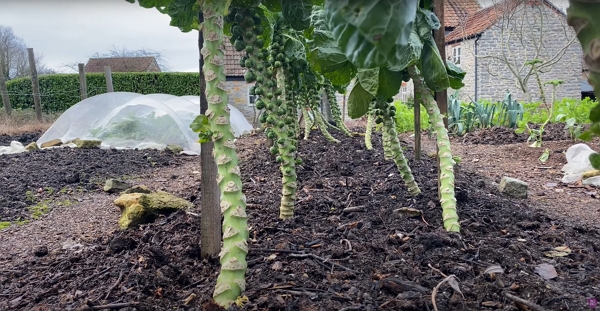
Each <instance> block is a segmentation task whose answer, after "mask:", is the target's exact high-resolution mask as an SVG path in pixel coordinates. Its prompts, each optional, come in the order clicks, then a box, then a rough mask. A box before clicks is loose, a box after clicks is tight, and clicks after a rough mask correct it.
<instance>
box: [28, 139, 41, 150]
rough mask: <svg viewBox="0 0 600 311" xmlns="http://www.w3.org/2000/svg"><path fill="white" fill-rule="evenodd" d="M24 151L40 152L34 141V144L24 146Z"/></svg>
mask: <svg viewBox="0 0 600 311" xmlns="http://www.w3.org/2000/svg"><path fill="white" fill-rule="evenodd" d="M25 150H27V151H36V150H40V147H39V146H38V145H37V143H36V142H35V141H34V142H32V143H30V144H29V145H27V146H25Z"/></svg>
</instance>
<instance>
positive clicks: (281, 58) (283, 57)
mask: <svg viewBox="0 0 600 311" xmlns="http://www.w3.org/2000/svg"><path fill="white" fill-rule="evenodd" d="M283 59H285V56H284V55H283V53H279V54H277V60H283Z"/></svg>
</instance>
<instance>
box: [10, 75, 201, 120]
mask: <svg viewBox="0 0 600 311" xmlns="http://www.w3.org/2000/svg"><path fill="white" fill-rule="evenodd" d="M112 79H113V88H114V90H115V92H134V93H140V94H153V93H163V94H171V95H175V96H184V95H199V91H200V89H199V85H198V83H199V82H198V81H199V76H198V73H193V72H191V73H188V72H182V73H171V72H140V73H137V72H136V73H129V72H127V73H125V72H115V73H113V76H112ZM39 81H40V93H41V97H42V110H43V111H44V112H47V113H55V112H62V111H65V110H67V109H68V108H69V107H71V106H73V105H74V104H76V103H78V102H79V101H80V100H81V97H80V92H79V74H54V75H44V76H40V78H39ZM6 84H7V88H8V93H9V96H10V103H11V106H12V107H13V108H14V109H31V108H33V106H34V105H33V95H32V94H33V91H32V89H31V79H30V78H20V79H14V80H11V81H8V82H7V83H6ZM86 85H87V89H88V97H92V96H94V95H98V94H103V93H106V80H105V78H104V74H103V73H88V74H86ZM0 107H2V105H0Z"/></svg>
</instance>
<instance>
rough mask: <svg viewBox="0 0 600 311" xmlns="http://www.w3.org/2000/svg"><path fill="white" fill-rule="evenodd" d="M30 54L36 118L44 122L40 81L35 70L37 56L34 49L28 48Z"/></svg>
mask: <svg viewBox="0 0 600 311" xmlns="http://www.w3.org/2000/svg"><path fill="white" fill-rule="evenodd" d="M27 54H29V70H30V71H31V86H32V89H33V104H34V105H35V116H36V117H37V119H38V121H40V122H41V121H42V97H41V96H40V81H39V80H38V73H37V68H35V55H34V54H33V48H27Z"/></svg>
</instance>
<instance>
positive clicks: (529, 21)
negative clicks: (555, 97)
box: [462, 0, 577, 102]
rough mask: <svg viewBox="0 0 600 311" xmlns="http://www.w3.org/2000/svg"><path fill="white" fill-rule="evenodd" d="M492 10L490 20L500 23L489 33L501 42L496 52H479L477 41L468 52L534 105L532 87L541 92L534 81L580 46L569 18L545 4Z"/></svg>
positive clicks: (510, 2) (511, 2)
mask: <svg viewBox="0 0 600 311" xmlns="http://www.w3.org/2000/svg"><path fill="white" fill-rule="evenodd" d="M490 10H492V11H491V12H490V15H491V16H489V18H495V19H497V22H496V23H495V24H494V25H493V26H492V27H491V28H490V29H489V30H488V31H492V32H494V33H495V34H496V36H497V37H498V39H499V42H498V44H497V45H496V48H495V49H493V50H491V49H487V50H486V51H477V52H476V51H475V48H474V44H475V42H476V40H465V41H463V44H464V45H465V50H467V51H468V52H469V53H472V54H473V55H474V56H475V57H476V58H479V59H484V60H486V61H484V62H480V64H481V65H482V67H483V68H484V69H485V70H486V71H487V72H488V73H489V74H490V76H492V77H494V78H495V79H501V80H510V81H511V82H512V83H514V85H515V86H516V87H517V88H518V89H520V90H521V91H522V92H523V94H524V96H525V98H526V100H527V101H528V102H530V101H531V99H532V94H531V92H530V89H531V87H532V85H533V86H534V87H538V88H539V86H538V84H539V83H537V81H531V80H532V78H533V79H536V76H537V75H541V74H544V73H547V72H549V71H550V70H552V68H553V67H554V66H555V65H556V64H557V63H558V62H560V61H561V60H563V56H564V55H565V53H566V52H567V50H568V49H569V47H571V46H573V44H575V43H577V37H576V36H575V32H574V31H573V30H572V29H571V28H569V26H568V25H567V20H566V16H564V18H561V16H560V15H562V14H563V13H562V12H561V11H559V10H556V9H555V8H551V7H548V6H547V4H544V0H507V1H494V4H493V6H492V7H491V8H490ZM553 15H554V16H553ZM462 29H463V31H465V28H464V27H463V28H462ZM464 37H467V34H466V33H465V34H464ZM506 73H508V74H506ZM536 73H537V74H536ZM530 83H531V84H530ZM539 93H540V94H543V93H544V90H543V89H540V90H539Z"/></svg>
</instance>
